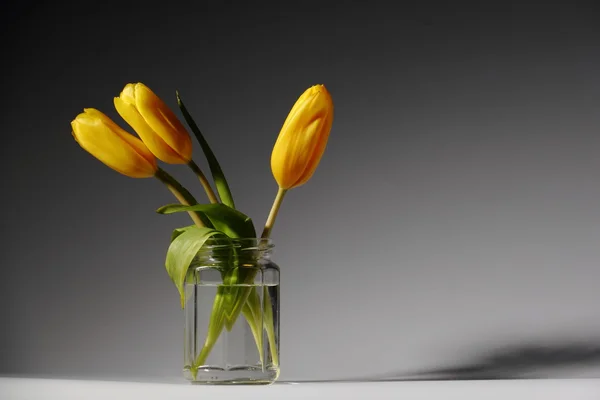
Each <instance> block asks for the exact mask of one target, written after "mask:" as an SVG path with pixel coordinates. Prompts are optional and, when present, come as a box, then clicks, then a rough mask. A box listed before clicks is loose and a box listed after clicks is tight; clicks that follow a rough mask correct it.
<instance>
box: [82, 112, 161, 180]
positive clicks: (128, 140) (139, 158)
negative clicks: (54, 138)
mask: <svg viewBox="0 0 600 400" xmlns="http://www.w3.org/2000/svg"><path fill="white" fill-rule="evenodd" d="M71 128H72V129H73V137H74V138H75V140H76V141H77V143H79V145H80V146H81V147H82V148H83V149H84V150H86V151H87V152H88V153H90V154H91V155H93V156H94V157H96V158H97V159H98V160H100V161H102V162H103V163H104V164H106V165H107V166H109V167H110V168H112V169H114V170H115V171H117V172H120V173H121V174H123V175H127V176H129V177H131V178H149V177H151V176H154V174H155V173H156V171H157V165H156V158H154V156H153V155H152V153H151V152H150V150H148V148H147V147H146V145H144V143H143V142H142V141H141V140H140V139H138V138H137V137H135V136H133V135H131V134H129V133H127V132H126V131H125V130H123V129H122V128H121V127H119V126H118V125H117V124H116V123H115V122H113V121H112V120H111V119H110V118H109V117H107V116H106V115H105V114H103V113H102V112H100V111H98V110H96V109H94V108H86V109H84V112H83V113H81V114H79V115H78V116H77V117H76V118H75V119H74V120H73V121H72V122H71Z"/></svg>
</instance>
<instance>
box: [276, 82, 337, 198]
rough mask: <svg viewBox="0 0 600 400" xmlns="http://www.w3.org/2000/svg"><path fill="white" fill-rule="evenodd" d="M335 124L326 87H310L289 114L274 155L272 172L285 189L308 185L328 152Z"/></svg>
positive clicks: (331, 103)
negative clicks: (327, 147)
mask: <svg viewBox="0 0 600 400" xmlns="http://www.w3.org/2000/svg"><path fill="white" fill-rule="evenodd" d="M332 123H333V101H332V99H331V95H330V94H329V92H328V91H327V89H326V88H325V86H323V85H315V86H312V87H310V88H308V89H307V90H306V91H305V92H304V93H303V94H302V96H300V98H299V99H298V100H297V101H296V103H295V104H294V106H293V107H292V110H291V111H290V113H289V114H288V116H287V118H286V120H285V122H284V124H283V127H282V128H281V131H280V133H279V137H278V138H277V141H276V142H275V146H274V147H273V153H272V154H271V171H272V172H273V176H274V178H275V181H277V184H278V185H279V187H280V188H281V189H284V190H288V189H292V188H295V187H298V186H301V185H303V184H305V183H306V182H307V181H308V180H309V179H310V177H311V176H312V175H313V173H314V172H315V170H316V169H317V166H318V165H319V161H320V160H321V157H322V156H323V152H324V151H325V146H326V145H327V139H328V138H329V132H330V130H331V125H332Z"/></svg>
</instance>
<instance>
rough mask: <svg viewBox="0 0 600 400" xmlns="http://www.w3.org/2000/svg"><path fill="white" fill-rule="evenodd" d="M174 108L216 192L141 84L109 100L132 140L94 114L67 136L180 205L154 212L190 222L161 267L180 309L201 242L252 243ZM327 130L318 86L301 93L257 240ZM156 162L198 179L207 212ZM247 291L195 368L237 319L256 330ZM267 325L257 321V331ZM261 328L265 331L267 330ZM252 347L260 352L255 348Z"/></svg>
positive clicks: (172, 120)
mask: <svg viewBox="0 0 600 400" xmlns="http://www.w3.org/2000/svg"><path fill="white" fill-rule="evenodd" d="M177 103H178V106H179V109H180V111H181V113H182V115H183V117H184V119H185V121H186V123H187V125H188V126H189V128H190V129H191V130H192V131H193V133H194V134H195V136H196V139H197V140H198V142H199V144H200V146H201V148H202V150H203V152H204V155H205V156H206V159H207V162H208V164H209V167H210V171H211V175H212V178H213V183H214V186H215V188H216V192H215V190H213V187H212V185H211V183H210V182H209V180H208V179H207V177H206V175H205V174H204V173H203V171H202V170H201V168H200V167H199V166H198V165H197V164H196V163H195V162H194V160H193V159H192V147H193V146H192V139H191V136H190V134H189V132H188V130H187V129H186V127H185V126H184V125H183V123H182V122H181V121H180V120H179V119H178V118H177V116H176V115H175V113H174V112H173V111H172V110H171V109H170V108H169V107H168V106H167V104H166V103H165V102H164V101H163V100H161V99H160V98H159V97H158V96H157V95H156V94H155V93H154V92H153V91H152V90H151V89H150V88H149V87H147V86H146V85H144V84H142V83H130V84H127V85H126V86H125V87H124V88H123V90H122V91H121V93H120V94H119V96H118V97H115V98H114V106H115V109H116V111H117V113H118V114H119V115H120V116H121V117H122V118H123V120H124V121H125V122H126V123H127V124H128V125H129V126H130V127H131V129H132V130H133V131H134V132H135V133H137V136H134V135H133V134H131V133H129V132H127V131H126V130H124V129H123V128H121V127H120V126H119V125H118V124H117V123H115V122H114V121H113V120H111V119H110V118H109V117H108V116H107V115H106V114H104V113H102V112H101V111H99V110H97V109H94V108H86V109H84V111H83V113H81V114H79V115H77V116H76V117H75V119H74V120H73V121H72V122H71V128H72V134H73V137H74V138H75V140H76V141H77V143H79V145H80V146H81V147H82V148H83V149H84V150H86V151H87V152H88V153H90V154H91V155H93V156H94V157H96V158H97V159H98V160H99V161H101V162H102V163H104V164H105V165H107V166H108V167H110V168H112V169H113V170H115V171H117V172H119V173H121V174H123V175H126V176H128V177H131V178H150V177H154V178H156V179H158V180H159V181H160V182H162V183H163V184H164V185H165V186H166V187H167V188H168V189H169V190H170V191H171V192H172V193H173V195H174V196H175V198H176V199H177V200H178V201H179V203H180V204H173V205H169V206H165V207H162V208H161V209H159V210H158V212H160V213H163V214H168V213H171V212H178V211H185V212H187V213H188V214H189V215H190V217H191V219H192V221H193V222H194V225H192V226H191V227H185V228H181V229H180V230H178V231H177V235H175V234H174V235H173V236H172V242H171V245H170V247H169V249H168V251H167V258H166V263H165V266H166V269H167V272H168V274H169V276H170V278H171V280H172V281H173V282H174V283H175V285H176V287H177V289H178V291H179V293H180V297H181V302H182V306H183V301H184V291H183V286H184V280H185V277H186V275H187V272H188V269H189V267H190V262H191V260H192V258H193V256H194V255H195V253H197V252H198V251H199V250H200V249H201V248H202V246H203V245H204V243H205V242H206V240H207V239H208V238H210V237H213V236H224V237H230V238H251V237H256V232H255V230H254V225H252V222H251V219H250V218H248V217H247V216H246V215H244V214H243V213H241V212H240V211H239V210H237V209H235V205H234V202H233V196H232V194H231V190H230V188H229V185H228V184H227V181H226V179H225V175H224V173H223V170H222V169H221V166H220V165H219V163H218V162H217V159H216V157H215V155H214V153H213V152H212V150H211V149H210V147H209V146H208V143H207V141H206V140H205V138H204V136H203V135H202V133H201V132H200V130H199V128H198V126H197V125H196V123H195V122H194V120H193V118H192V117H191V115H190V114H189V112H188V110H187V109H186V107H185V105H184V104H183V102H182V101H181V98H180V97H179V93H177ZM332 122H333V101H332V99H331V96H330V94H329V92H328V91H327V89H326V88H325V86H323V85H315V86H312V87H310V88H308V89H307V90H306V91H305V92H304V93H303V94H302V95H301V96H300V97H299V98H298V100H297V101H296V103H295V104H294V105H293V107H292V109H291V111H290V112H289V114H288V116H287V118H286V119H285V122H284V123H283V126H282V128H281V131H280V133H279V136H278V137H277V140H276V142H275V145H274V147H273V152H272V154H271V171H272V173H273V177H274V179H275V181H276V182H277V185H278V187H279V189H278V191H277V195H276V196H275V200H274V202H273V205H272V207H271V211H270V213H269V216H268V218H267V221H266V223H265V225H264V228H263V231H262V234H261V238H264V239H266V238H269V237H270V235H271V231H272V228H273V225H274V223H275V219H276V217H277V214H278V211H279V209H280V207H281V204H282V201H283V198H284V196H285V194H286V193H287V191H288V190H290V189H293V188H297V187H299V186H301V185H304V184H305V183H306V182H307V181H308V180H309V179H310V178H311V177H312V175H313V174H314V172H315V170H316V168H317V166H318V164H319V161H320V160H321V157H322V156H323V153H324V151H325V147H326V145H327V141H328V137H329V132H330V130H331V126H332ZM158 161H162V162H164V163H167V164H184V165H187V166H188V167H189V168H190V169H191V170H192V172H193V173H194V174H195V175H196V176H197V177H198V179H199V181H200V184H201V185H202V187H203V188H204V191H205V192H206V196H207V198H208V200H209V202H210V204H201V203H199V202H198V201H197V200H196V199H195V198H194V197H193V196H192V195H191V194H190V192H189V191H188V190H187V189H186V188H184V187H183V186H182V185H181V184H180V183H179V182H178V181H177V180H176V179H175V178H174V177H172V176H171V175H170V174H168V173H167V172H166V171H164V170H163V169H162V168H160V167H159V165H158ZM182 232H184V233H182ZM239 279H242V278H241V277H240V276H232V277H230V280H231V281H232V282H236V281H238V280H239ZM252 290H253V289H252ZM252 290H250V289H249V290H246V291H240V292H235V293H233V294H232V293H229V294H228V295H229V296H230V297H233V301H231V302H229V304H236V306H235V307H233V308H226V306H225V305H223V306H221V307H220V308H219V307H217V308H216V309H215V311H214V315H212V316H211V324H210V325H211V326H210V327H209V335H208V336H207V341H206V343H205V345H204V349H202V352H201V355H200V356H199V359H198V360H197V365H200V364H202V362H203V360H204V359H205V358H206V356H207V354H208V352H210V349H211V348H212V346H213V345H214V342H216V340H217V338H218V336H219V334H220V332H221V331H222V329H224V327H225V328H228V329H230V326H231V325H232V323H233V322H235V319H236V318H237V316H238V314H239V313H240V312H241V313H243V314H244V316H245V317H246V319H247V321H248V323H249V324H250V325H251V328H252V329H253V330H254V329H260V327H257V326H254V325H252V324H253V321H252V320H251V318H250V315H251V314H252V312H254V311H256V310H254V308H256V307H260V305H259V304H258V305H257V304H254V303H252V301H251V299H252V298H254V297H253V293H252ZM215 304H217V303H215ZM242 306H243V307H242ZM268 323H269V322H268V321H265V324H267V325H268ZM270 323H271V324H272V321H271V322H270ZM266 328H267V330H268V329H269V327H268V326H267V327H266ZM271 329H272V328H271ZM257 345H259V346H260V345H261V344H259V343H258V342H257Z"/></svg>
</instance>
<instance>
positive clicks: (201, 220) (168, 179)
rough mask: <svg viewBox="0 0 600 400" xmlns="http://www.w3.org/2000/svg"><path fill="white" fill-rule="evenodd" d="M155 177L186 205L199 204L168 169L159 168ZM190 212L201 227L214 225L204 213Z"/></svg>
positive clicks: (193, 219)
mask: <svg viewBox="0 0 600 400" xmlns="http://www.w3.org/2000/svg"><path fill="white" fill-rule="evenodd" d="M154 177H155V178H157V179H158V180H159V181H161V182H162V183H164V184H165V186H167V189H169V190H170V191H171V193H173V195H174V196H175V198H176V199H177V200H179V202H180V203H181V204H184V205H186V206H192V205H195V204H198V202H197V201H196V199H195V198H194V196H192V194H191V193H190V192H188V191H187V189H186V188H184V187H183V186H182V185H181V184H180V183H179V182H177V180H176V179H175V178H173V177H172V176H171V175H169V174H168V173H167V171H165V170H163V169H161V168H158V170H157V171H156V174H155V175H154ZM188 214H189V215H190V217H191V218H192V221H194V223H195V224H196V225H197V226H199V227H201V228H202V227H205V226H212V224H211V223H210V221H209V220H208V219H207V218H206V217H204V216H203V215H202V214H200V213H198V212H196V211H188Z"/></svg>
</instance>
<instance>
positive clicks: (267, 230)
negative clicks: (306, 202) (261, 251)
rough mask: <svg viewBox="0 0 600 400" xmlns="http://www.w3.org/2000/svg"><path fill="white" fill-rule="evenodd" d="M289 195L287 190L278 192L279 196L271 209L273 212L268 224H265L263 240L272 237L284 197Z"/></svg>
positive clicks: (280, 189)
mask: <svg viewBox="0 0 600 400" xmlns="http://www.w3.org/2000/svg"><path fill="white" fill-rule="evenodd" d="M286 193H287V189H282V188H279V190H278V191H277V196H275V201H274V202H273V206H272V207H271V212H270V213H269V217H268V218H267V222H266V223H265V229H264V230H263V233H262V235H261V238H263V239H267V238H268V237H269V236H270V235H271V230H272V229H273V225H274V224H275V218H277V213H278V212H279V208H280V207H281V203H282V202H283V197H284V196H285V194H286Z"/></svg>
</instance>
